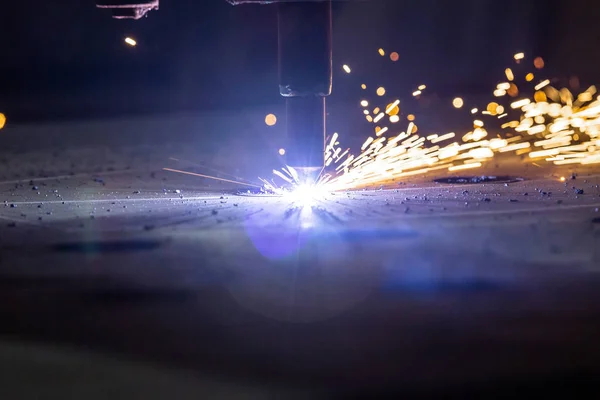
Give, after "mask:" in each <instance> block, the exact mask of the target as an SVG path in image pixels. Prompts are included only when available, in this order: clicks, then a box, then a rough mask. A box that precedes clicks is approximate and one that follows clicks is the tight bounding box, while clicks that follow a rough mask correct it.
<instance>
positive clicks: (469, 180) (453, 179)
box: [434, 175, 524, 185]
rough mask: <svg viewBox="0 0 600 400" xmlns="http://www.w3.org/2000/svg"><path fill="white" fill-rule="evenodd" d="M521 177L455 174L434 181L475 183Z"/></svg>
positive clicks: (508, 180) (510, 179)
mask: <svg viewBox="0 0 600 400" xmlns="http://www.w3.org/2000/svg"><path fill="white" fill-rule="evenodd" d="M523 180H524V179H523V178H518V177H514V176H485V175H484V176H455V177H450V178H440V179H435V180H434V182H435V183H449V184H453V185H455V184H463V185H464V184H476V183H512V182H521V181H523Z"/></svg>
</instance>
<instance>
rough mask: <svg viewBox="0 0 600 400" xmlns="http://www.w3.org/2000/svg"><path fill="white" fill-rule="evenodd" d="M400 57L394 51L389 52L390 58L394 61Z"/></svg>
mask: <svg viewBox="0 0 600 400" xmlns="http://www.w3.org/2000/svg"><path fill="white" fill-rule="evenodd" d="M399 59H400V55H399V54H398V53H396V52H395V51H394V52H393V53H391V54H390V60H392V61H394V62H396V61H398V60H399Z"/></svg>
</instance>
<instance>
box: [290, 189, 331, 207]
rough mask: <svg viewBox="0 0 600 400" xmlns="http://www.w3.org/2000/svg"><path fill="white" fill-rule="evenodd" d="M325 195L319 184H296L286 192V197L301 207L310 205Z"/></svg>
mask: <svg viewBox="0 0 600 400" xmlns="http://www.w3.org/2000/svg"><path fill="white" fill-rule="evenodd" d="M324 195H325V192H324V190H323V188H322V187H321V186H319V185H314V184H310V183H304V184H300V185H298V186H296V187H295V188H294V189H293V190H292V191H290V192H289V193H288V194H287V197H289V199H290V200H291V201H292V202H293V203H294V204H296V205H298V206H300V207H302V208H310V207H312V206H313V205H314V204H315V202H316V201H318V200H319V199H322V198H323V197H324Z"/></svg>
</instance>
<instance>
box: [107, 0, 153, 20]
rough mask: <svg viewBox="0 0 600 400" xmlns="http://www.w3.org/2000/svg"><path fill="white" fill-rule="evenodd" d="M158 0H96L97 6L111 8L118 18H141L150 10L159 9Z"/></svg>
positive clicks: (114, 15)
mask: <svg viewBox="0 0 600 400" xmlns="http://www.w3.org/2000/svg"><path fill="white" fill-rule="evenodd" d="M158 1H159V0H147V1H144V2H138V3H135V0H96V7H98V8H105V9H109V10H111V11H112V14H113V18H116V19H140V18H142V17H143V16H145V15H146V14H147V13H148V12H149V11H152V10H158Z"/></svg>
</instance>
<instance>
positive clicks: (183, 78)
mask: <svg viewBox="0 0 600 400" xmlns="http://www.w3.org/2000/svg"><path fill="white" fill-rule="evenodd" d="M570 4H571V5H570ZM275 11H276V8H275V6H251V5H246V6H238V7H232V6H230V5H229V4H227V3H226V2H225V1H224V0H206V1H197V0H163V1H161V5H160V10H159V11H158V12H151V13H150V14H149V15H148V17H147V18H144V19H142V20H140V21H118V20H113V19H111V18H110V15H109V12H107V11H104V10H98V9H96V8H95V6H94V2H93V1H91V0H90V1H81V0H61V1H60V2H57V1H42V0H30V1H11V2H3V3H2V9H1V11H0V111H1V112H4V113H5V114H7V116H9V118H10V120H11V121H12V122H35V121H46V120H57V119H58V120H60V119H82V118H83V119H85V118H88V117H95V116H116V115H130V114H148V113H156V112H179V111H196V110H212V109H231V110H234V111H235V110H236V109H240V108H243V107H246V106H253V105H260V104H277V103H278V102H281V101H282V100H281V99H280V98H279V96H278V88H277V74H276V45H277V39H276V12H275ZM334 12H335V13H334V70H335V76H334V95H333V97H332V102H344V101H346V100H347V99H348V98H350V97H352V98H353V99H355V96H354V95H355V94H356V89H357V85H358V84H359V81H360V82H366V83H373V84H375V83H381V82H387V83H386V84H387V85H390V84H391V85H393V89H394V90H398V91H399V93H410V92H412V90H414V86H415V85H418V84H420V83H427V84H428V87H429V89H430V90H432V91H435V92H436V93H439V94H440V95H441V96H452V95H454V94H463V95H464V94H475V93H483V92H485V93H487V92H489V91H490V88H491V87H493V86H492V85H494V84H495V82H496V81H497V80H498V78H499V76H501V74H502V71H503V70H504V68H505V67H506V65H507V64H508V63H510V62H511V60H512V55H513V54H514V53H515V52H516V51H524V52H526V53H527V55H528V56H531V58H533V56H534V55H542V56H543V57H544V59H545V60H546V64H547V65H548V68H547V71H546V72H547V73H551V74H553V75H558V76H568V75H570V74H577V75H578V76H579V77H580V78H581V81H582V84H585V83H595V82H597V81H598V79H597V78H598V73H597V71H600V58H599V57H598V52H597V47H598V43H600V41H599V39H600V33H599V32H598V31H597V29H595V28H594V26H595V23H596V22H597V21H598V20H599V17H600V6H599V5H597V2H595V1H593V0H583V1H579V2H577V4H574V3H572V2H568V1H566V0H504V1H501V0H494V1H490V0H453V1H449V0H419V1H415V0H392V1H387V0H371V1H366V2H349V3H348V2H339V3H336V4H335V6H334ZM126 36H132V37H134V38H135V39H136V40H137V41H138V46H137V47H135V48H132V47H129V46H127V45H125V44H124V42H123V39H124V37H126ZM379 47H383V48H385V49H386V50H387V51H388V52H390V51H397V52H399V53H400V61H399V62H397V63H391V62H389V59H387V58H386V59H383V58H380V57H379V56H378V55H377V53H376V51H377V49H378V48H379ZM531 58H530V59H529V60H531ZM384 61H385V62H384ZM342 63H348V64H350V65H351V66H352V67H353V75H352V79H357V81H355V82H353V84H349V82H348V81H347V80H346V81H344V80H343V79H344V78H343V77H341V75H342V74H343V73H342V72H341V70H340V64H342ZM339 78H342V79H339ZM345 79H348V78H345ZM375 80H377V81H375Z"/></svg>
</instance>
